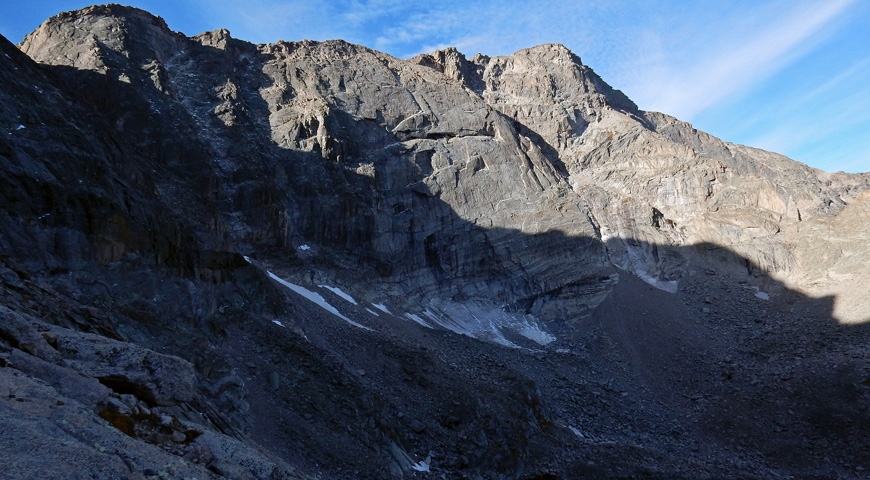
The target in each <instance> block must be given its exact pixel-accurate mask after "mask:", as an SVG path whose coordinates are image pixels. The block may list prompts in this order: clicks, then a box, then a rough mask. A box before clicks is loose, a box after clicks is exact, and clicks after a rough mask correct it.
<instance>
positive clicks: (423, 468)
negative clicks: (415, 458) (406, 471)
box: [411, 460, 429, 472]
mask: <svg viewBox="0 0 870 480" xmlns="http://www.w3.org/2000/svg"><path fill="white" fill-rule="evenodd" d="M411 469H412V470H416V471H418V472H428V471H429V464H428V463H426V461H425V460H421V461H419V462H417V463H415V464H413V465H411Z"/></svg>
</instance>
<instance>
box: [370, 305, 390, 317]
mask: <svg viewBox="0 0 870 480" xmlns="http://www.w3.org/2000/svg"><path fill="white" fill-rule="evenodd" d="M372 306H373V307H375V308H377V309H378V310H380V311H382V312H384V313H386V314H387V315H392V313H390V311H389V310H387V307H385V306H384V304H383V303H373V304H372Z"/></svg>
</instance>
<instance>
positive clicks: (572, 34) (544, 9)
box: [0, 0, 870, 172]
mask: <svg viewBox="0 0 870 480" xmlns="http://www.w3.org/2000/svg"><path fill="white" fill-rule="evenodd" d="M88 3H90V2H71V1H68V0H65V1H62V0H58V1H50V2H40V4H39V5H36V6H32V5H26V6H25V5H21V6H14V5H11V6H8V7H7V8H6V10H7V12H6V15H4V17H5V18H4V19H3V20H0V33H2V34H3V35H5V36H7V37H8V38H9V39H10V40H12V41H13V42H18V41H20V40H21V38H22V37H23V35H24V34H26V33H27V32H29V31H31V30H33V29H35V28H36V26H38V24H39V23H41V22H42V21H44V20H45V19H46V18H48V17H49V16H51V15H54V14H56V13H58V12H60V11H64V10H72V9H76V8H80V7H83V6H85V5H87V4H88ZM126 3H128V4H131V5H133V6H137V7H140V8H143V9H145V10H149V11H153V12H160V13H159V14H160V15H162V16H163V17H164V18H166V20H167V22H168V24H169V26H170V28H172V29H174V30H179V31H182V32H183V33H185V34H187V35H195V34H198V33H201V32H202V31H207V30H214V29H217V28H227V29H229V30H230V31H231V32H232V34H233V36H235V37H237V38H241V39H244V40H248V41H252V42H256V43H269V42H275V41H278V40H279V39H284V40H301V39H303V38H308V39H313V40H326V39H332V38H341V39H345V40H348V41H351V42H354V43H359V44H362V45H365V46H368V47H371V48H375V49H377V50H381V51H384V52H386V53H389V54H391V55H394V56H397V57H400V58H408V57H410V56H413V55H414V54H417V53H421V52H427V51H432V50H434V49H436V48H442V47H445V46H455V47H457V48H458V49H459V50H460V51H462V52H463V53H465V54H466V55H468V56H472V55H474V54H475V53H478V52H481V53H484V54H487V55H507V54H510V53H513V52H514V51H516V50H519V49H522V48H526V47H530V46H533V45H537V44H541V43H549V42H556V43H562V44H565V45H566V46H567V47H568V48H570V49H571V50H572V51H574V52H575V53H576V54H578V55H579V56H580V57H581V58H583V60H584V63H586V64H588V65H590V66H592V67H593V68H595V70H596V71H597V72H599V73H600V74H601V75H602V77H603V78H604V79H605V80H607V81H608V82H609V83H611V84H612V85H614V87H616V88H619V89H621V90H623V91H624V92H626V94H627V95H628V96H629V97H631V98H632V99H633V100H635V102H637V103H638V105H639V106H640V108H642V109H645V110H652V111H661V112H664V113H667V114H670V115H674V116H676V117H678V118H680V119H682V120H685V121H689V122H692V123H693V124H694V125H695V126H696V127H697V128H699V129H701V130H704V131H708V132H710V133H712V134H714V135H716V136H719V137H721V138H723V139H725V140H727V141H733V142H735V143H742V144H747V145H751V146H755V147H760V148H765V149H768V150H772V151H776V152H779V153H783V154H785V155H788V156H790V157H791V158H794V159H796V160H798V161H801V162H804V163H807V164H809V165H811V166H813V167H816V168H821V169H823V170H826V171H837V170H844V171H848V172H860V171H868V170H870V139H868V137H867V136H866V135H863V132H865V131H866V130H867V127H868V125H870V116H868V113H867V112H868V111H870V108H867V106H868V105H870V93H868V92H867V89H866V87H865V86H864V82H863V79H864V78H866V77H867V76H868V75H870V61H867V60H866V59H865V58H864V57H865V56H864V55H863V52H864V48H863V45H865V44H866V40H867V39H866V35H867V34H866V33H863V32H864V31H866V29H863V28H862V24H864V23H866V22H865V21H864V20H865V19H867V18H868V12H870V6H868V5H866V4H861V3H860V2H854V1H852V0H841V1H837V2H817V1H803V2H782V1H774V0H771V1H766V2H761V3H758V2H737V3H735V2H730V3H729V4H728V5H725V6H723V5H721V4H717V3H715V2H700V3H692V4H687V3H684V2H675V3H672V4H669V5H664V6H663V5H655V6H651V5H647V4H644V3H643V2H635V1H618V2H604V3H602V2H594V1H586V2H580V3H577V2H554V3H548V5H547V6H541V5H515V6H504V5H503V4H498V5H496V4H495V3H494V2H473V3H463V4H461V5H460V4H456V2H439V3H437V4H427V3H425V2H394V1H390V0H376V1H333V2H326V3H319V4H318V5H309V4H305V3H303V2H297V1H283V0H281V1H279V0H259V1H256V2H245V3H244V4H241V3H237V2H229V3H224V4H220V5H213V4H210V3H206V2H201V1H184V2H172V3H171V4H170V3H169V2H164V1H160V0H145V1H133V2H126ZM711 25H717V28H710V26H711ZM818 118H824V119H825V121H824V122H823V123H821V124H820V122H819V121H818Z"/></svg>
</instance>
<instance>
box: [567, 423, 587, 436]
mask: <svg viewBox="0 0 870 480" xmlns="http://www.w3.org/2000/svg"><path fill="white" fill-rule="evenodd" d="M568 429H569V430H571V431H572V432H574V435H577V436H578V437H580V438H586V435H583V432H581V431H580V430H577V429H576V428H574V426H573V425H568Z"/></svg>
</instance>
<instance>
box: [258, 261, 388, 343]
mask: <svg viewBox="0 0 870 480" xmlns="http://www.w3.org/2000/svg"><path fill="white" fill-rule="evenodd" d="M266 273H268V274H269V276H270V277H272V279H273V280H275V281H276V282H278V283H280V284H281V285H284V286H285V287H287V288H289V289H290V290H293V291H294V292H296V293H298V294H299V295H302V296H303V297H305V298H307V299H308V300H310V301H312V302H314V303H315V304H317V305H318V306H319V307H320V308H322V309H324V310H326V311H327V312H329V313H331V314H333V315H335V316H336V317H338V318H340V319H342V320H344V321H345V322H347V323H349V324H351V325H353V326H354V327H358V328H363V329H365V330H371V328H369V327H367V326H365V325H362V324H359V323H357V322H354V321H353V320H351V319H349V318H347V317H345V316H344V315H342V314H341V313H340V312H339V311H338V310H337V309H336V308H335V307H333V306H332V305H330V304H329V302H327V301H326V300H325V299H324V298H323V297H322V296H320V294H319V293H316V292H312V291H311V290H308V289H307V288H305V287H300V286H299V285H296V284H294V283H290V282H288V281H287V280H284V279H283V278H281V277H279V276H277V275H275V274H274V273H272V272H269V271H267V272H266Z"/></svg>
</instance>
